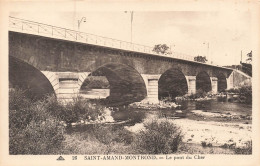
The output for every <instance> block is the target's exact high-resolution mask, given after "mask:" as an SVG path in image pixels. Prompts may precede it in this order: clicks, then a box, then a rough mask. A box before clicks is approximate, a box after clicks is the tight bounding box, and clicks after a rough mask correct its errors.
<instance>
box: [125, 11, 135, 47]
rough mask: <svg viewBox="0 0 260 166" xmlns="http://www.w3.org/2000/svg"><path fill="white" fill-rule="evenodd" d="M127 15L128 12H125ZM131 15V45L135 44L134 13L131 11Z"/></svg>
mask: <svg viewBox="0 0 260 166" xmlns="http://www.w3.org/2000/svg"><path fill="white" fill-rule="evenodd" d="M125 13H127V11H125ZM130 14H131V20H130V21H131V43H132V42H133V40H132V36H133V20H134V11H130Z"/></svg>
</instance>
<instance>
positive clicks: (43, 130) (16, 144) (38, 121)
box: [9, 89, 64, 154]
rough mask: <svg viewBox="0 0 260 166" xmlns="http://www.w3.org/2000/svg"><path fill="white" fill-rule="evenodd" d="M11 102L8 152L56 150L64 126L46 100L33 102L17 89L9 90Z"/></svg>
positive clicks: (27, 152)
mask: <svg viewBox="0 0 260 166" xmlns="http://www.w3.org/2000/svg"><path fill="white" fill-rule="evenodd" d="M23 102H24V103H23ZM9 104H10V107H9V153H10V154H50V153H57V151H58V149H59V148H60V145H61V142H62V141H63V130H64V127H63V126H61V125H60V123H59V121H58V120H56V119H55V118H53V117H52V116H51V114H50V113H49V112H48V111H47V110H46V108H45V105H44V102H42V101H36V102H33V101H31V100H30V99H28V98H26V96H24V95H23V93H21V90H19V89H15V90H11V91H10V95H9Z"/></svg>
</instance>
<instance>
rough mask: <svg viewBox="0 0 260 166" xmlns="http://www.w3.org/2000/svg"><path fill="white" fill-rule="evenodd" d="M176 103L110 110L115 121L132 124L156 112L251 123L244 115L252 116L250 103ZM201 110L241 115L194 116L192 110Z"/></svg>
mask: <svg viewBox="0 0 260 166" xmlns="http://www.w3.org/2000/svg"><path fill="white" fill-rule="evenodd" d="M176 103H177V104H178V105H180V106H179V107H177V108H164V109H159V108H151V109H144V108H131V107H119V108H118V109H119V110H117V111H112V116H113V118H114V120H115V121H127V120H131V121H132V123H130V125H133V124H135V123H139V122H141V121H142V120H143V118H145V117H147V115H149V114H158V115H159V116H161V117H167V118H187V119H192V120H204V121H227V122H238V121H240V122H242V123H251V120H248V119H246V117H249V116H252V105H250V104H243V103H238V102H228V101H227V100H223V99H210V100H202V101H189V100H186V101H176ZM194 110H201V111H203V112H211V113H220V114H225V115H236V116H239V117H242V118H240V119H230V118H226V119H225V118H224V119H223V118H221V119H220V118H212V117H211V118H207V119H206V118H204V117H198V116H194V114H193V113H192V111H194Z"/></svg>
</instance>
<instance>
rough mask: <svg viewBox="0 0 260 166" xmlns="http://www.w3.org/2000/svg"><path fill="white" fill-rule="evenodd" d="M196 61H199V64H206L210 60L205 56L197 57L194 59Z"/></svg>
mask: <svg viewBox="0 0 260 166" xmlns="http://www.w3.org/2000/svg"><path fill="white" fill-rule="evenodd" d="M194 61H197V62H202V63H206V62H207V61H208V60H207V58H206V57H205V56H199V55H198V56H195V57H194Z"/></svg>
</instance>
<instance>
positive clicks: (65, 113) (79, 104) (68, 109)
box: [45, 96, 104, 123]
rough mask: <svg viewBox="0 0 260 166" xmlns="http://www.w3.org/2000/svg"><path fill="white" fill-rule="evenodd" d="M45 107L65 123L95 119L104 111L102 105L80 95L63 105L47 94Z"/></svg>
mask: <svg viewBox="0 0 260 166" xmlns="http://www.w3.org/2000/svg"><path fill="white" fill-rule="evenodd" d="M45 105H46V109H47V110H49V112H50V113H51V114H52V115H53V116H54V117H56V118H57V119H59V120H61V121H65V122H66V123H72V122H77V121H80V120H86V119H87V120H93V121H94V120H97V118H98V116H102V115H103V113H104V107H103V106H102V105H101V104H99V103H95V102H90V101H88V100H84V99H82V98H80V97H77V98H74V100H73V101H72V102H70V103H68V104H67V105H63V104H62V103H60V102H58V101H57V100H56V99H54V96H49V97H47V98H46V99H45Z"/></svg>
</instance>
